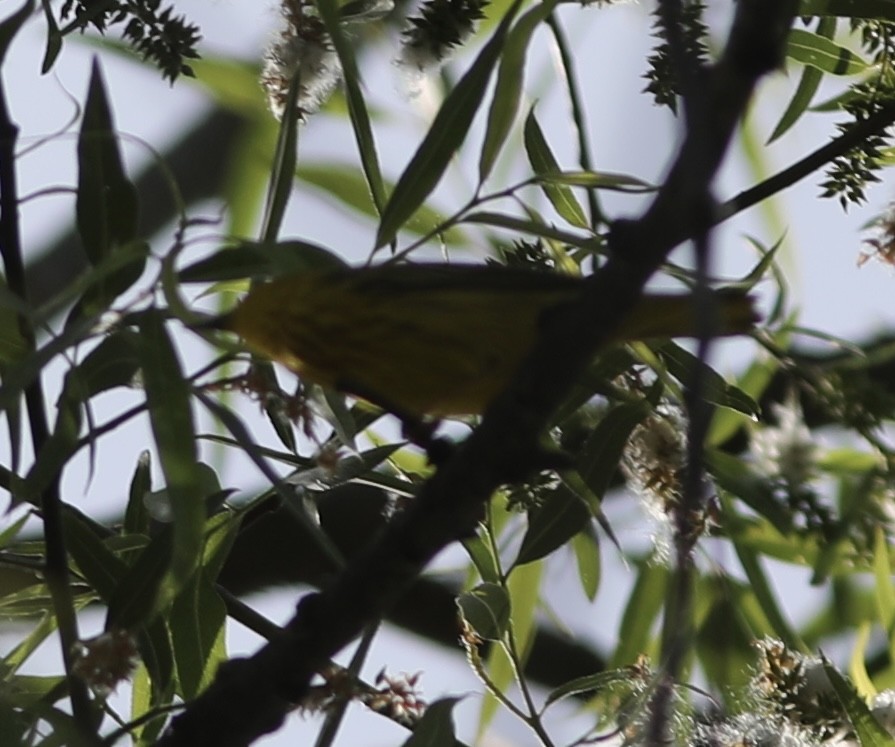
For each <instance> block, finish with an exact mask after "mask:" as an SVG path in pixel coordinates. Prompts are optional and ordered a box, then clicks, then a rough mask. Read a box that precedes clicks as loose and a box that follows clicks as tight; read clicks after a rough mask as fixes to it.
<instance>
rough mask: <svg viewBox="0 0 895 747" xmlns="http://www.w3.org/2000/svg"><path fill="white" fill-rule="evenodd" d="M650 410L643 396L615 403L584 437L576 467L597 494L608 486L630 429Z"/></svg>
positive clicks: (649, 405)
mask: <svg viewBox="0 0 895 747" xmlns="http://www.w3.org/2000/svg"><path fill="white" fill-rule="evenodd" d="M652 410H653V405H652V404H651V403H650V401H649V400H647V399H642V400H639V401H637V402H626V403H624V404H621V405H616V406H615V407H613V408H612V409H611V410H609V412H607V413H606V414H605V415H604V416H603V417H602V419H601V420H600V423H599V425H598V426H597V427H596V428H595V429H594V431H593V433H591V435H590V436H589V437H588V439H587V441H585V443H584V446H583V447H582V449H581V451H580V453H579V454H578V471H579V473H580V474H581V477H582V478H583V479H584V481H585V483H586V484H587V486H588V487H589V488H590V489H591V490H592V491H593V492H594V494H595V495H596V496H597V497H598V498H602V497H603V495H605V493H606V491H607V490H608V489H609V485H610V484H611V482H612V479H613V478H614V477H615V473H616V470H617V469H618V463H619V461H620V460H621V456H622V452H623V451H624V449H625V444H627V443H628V438H629V437H630V436H631V433H632V432H633V430H634V429H635V428H636V427H637V426H638V425H639V424H640V423H641V422H643V420H644V419H645V418H646V417H647V416H648V415H649V414H650V413H651V412H652Z"/></svg>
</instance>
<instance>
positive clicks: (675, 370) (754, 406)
mask: <svg viewBox="0 0 895 747" xmlns="http://www.w3.org/2000/svg"><path fill="white" fill-rule="evenodd" d="M655 351H656V352H657V353H658V354H659V355H660V356H661V357H662V360H663V361H664V362H665V365H667V366H668V372H669V373H670V374H671V375H672V376H674V378H676V379H677V380H678V381H680V382H681V383H682V384H684V385H687V384H689V382H691V381H692V380H693V377H694V375H695V371H696V368H697V367H699V368H700V369H701V371H700V374H701V376H702V391H701V394H702V398H703V399H704V400H705V401H706V402H709V403H711V404H713V405H718V406H719V407H729V408H730V409H731V410H736V411H737V412H741V413H743V414H744V415H748V416H749V417H750V418H757V417H758V415H759V414H760V412H761V409H760V408H759V406H758V402H756V401H755V400H754V399H752V397H750V396H749V395H748V394H746V392H744V391H743V390H742V389H740V388H739V387H737V386H735V385H733V384H730V383H729V382H727V381H726V380H725V379H724V377H723V376H721V374H719V373H718V372H717V371H715V369H713V368H712V367H711V366H708V365H707V364H705V363H703V362H702V361H700V360H699V359H698V358H697V357H696V356H695V355H693V354H692V353H690V352H689V351H687V350H685V349H684V348H683V347H681V346H680V345H678V344H677V343H675V342H671V341H668V342H664V343H662V344H661V345H658V346H656V347H655Z"/></svg>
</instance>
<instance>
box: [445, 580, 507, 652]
mask: <svg viewBox="0 0 895 747" xmlns="http://www.w3.org/2000/svg"><path fill="white" fill-rule="evenodd" d="M456 601H457V608H458V609H459V610H460V614H461V615H462V617H463V619H464V620H465V621H466V622H467V623H468V624H469V626H470V627H471V628H472V629H473V630H474V631H475V632H476V634H477V635H478V636H479V637H480V638H483V639H485V640H486V641H499V640H500V639H501V638H503V634H504V633H505V632H506V630H507V625H509V622H510V597H509V594H507V591H506V589H504V588H503V587H502V586H499V585H498V584H491V583H483V584H479V585H478V586H476V587H475V588H474V589H472V590H471V591H465V592H463V593H462V594H461V595H460V596H458V597H457V600H456Z"/></svg>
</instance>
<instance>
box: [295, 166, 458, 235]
mask: <svg viewBox="0 0 895 747" xmlns="http://www.w3.org/2000/svg"><path fill="white" fill-rule="evenodd" d="M296 177H297V178H298V179H300V180H301V181H303V182H306V183H307V184H311V185H313V186H314V187H317V188H318V189H320V190H323V191H325V192H326V193H327V194H328V195H331V196H332V197H335V198H336V199H337V200H339V201H340V202H342V203H343V204H344V205H347V206H348V207H350V208H351V209H353V210H356V211H357V212H358V213H360V214H362V215H366V216H369V217H371V218H378V217H379V211H378V210H377V209H376V207H375V205H374V203H373V201H372V199H371V197H370V188H369V185H368V183H367V181H366V180H365V179H363V178H362V177H361V176H360V174H359V173H358V171H357V169H356V168H355V167H354V166H351V165H348V164H340V163H308V162H307V161H304V162H302V163H301V164H299V167H298V170H297V171H296ZM385 187H386V189H387V190H388V191H389V192H392V191H393V190H394V183H392V182H390V181H388V180H385ZM445 220H446V217H445V215H444V214H443V213H441V212H439V211H438V210H436V209H434V208H432V207H429V206H428V205H426V204H425V203H424V204H422V205H420V207H419V208H417V210H416V212H415V213H413V215H411V216H410V217H409V218H408V219H407V221H406V222H405V223H404V225H403V226H402V228H403V230H405V231H408V232H409V233H412V234H416V235H417V236H427V235H428V234H429V233H430V232H431V231H432V230H433V229H435V228H436V227H437V226H443V225H444V223H445ZM438 238H439V240H440V241H443V242H444V243H445V244H448V245H451V246H459V245H461V244H464V243H466V242H465V238H464V236H463V233H462V231H460V229H459V228H455V227H451V228H448V229H447V230H446V231H442V232H440V233H439V234H438Z"/></svg>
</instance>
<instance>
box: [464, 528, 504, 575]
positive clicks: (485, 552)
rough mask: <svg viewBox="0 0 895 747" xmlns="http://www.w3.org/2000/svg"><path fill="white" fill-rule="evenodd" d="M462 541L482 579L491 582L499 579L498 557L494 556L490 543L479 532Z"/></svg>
mask: <svg viewBox="0 0 895 747" xmlns="http://www.w3.org/2000/svg"><path fill="white" fill-rule="evenodd" d="M462 543H463V549H464V550H466V553H467V554H468V555H469V559H470V560H471V561H472V564H473V565H474V566H475V569H476V570H477V571H478V572H479V576H480V577H481V579H482V581H485V582H487V583H492V584H496V583H497V582H498V581H500V566H499V565H498V559H497V558H496V557H494V552H493V551H492V546H491V543H490V542H487V541H485V540H483V539H482V537H481V533H479V534H476V535H475V536H474V537H469V538H467V539H464V540H462Z"/></svg>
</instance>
